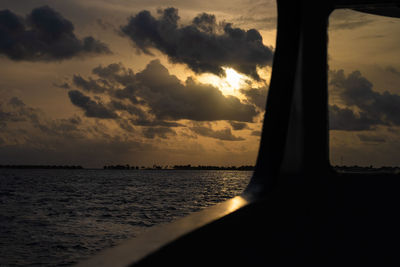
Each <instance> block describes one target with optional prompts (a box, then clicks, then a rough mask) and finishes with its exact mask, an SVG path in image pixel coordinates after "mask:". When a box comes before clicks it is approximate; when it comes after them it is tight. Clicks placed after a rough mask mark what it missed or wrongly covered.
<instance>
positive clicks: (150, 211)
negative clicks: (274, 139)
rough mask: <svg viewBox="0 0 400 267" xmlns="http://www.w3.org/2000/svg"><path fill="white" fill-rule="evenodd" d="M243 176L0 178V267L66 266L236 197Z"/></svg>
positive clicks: (0, 174) (56, 174) (76, 173)
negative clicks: (159, 226) (164, 224)
mask: <svg viewBox="0 0 400 267" xmlns="http://www.w3.org/2000/svg"><path fill="white" fill-rule="evenodd" d="M251 175H252V172H250V171H183V170H181V171H173V170H171V171H169V170H168V171H155V170H154V171H153V170H11V169H9V170H4V169H3V170H0V266H69V265H72V264H75V263H77V262H79V261H80V260H82V259H85V258H88V257H90V256H92V255H95V254H96V253H97V252H98V251H100V250H102V249H105V248H108V247H111V246H115V245H117V244H119V243H121V242H123V241H124V240H126V239H129V238H132V237H135V236H137V235H139V234H140V233H142V232H144V231H146V230H148V229H150V228H151V227H152V226H154V225H157V224H162V223H168V222H171V221H173V220H174V219H177V218H179V217H183V216H185V215H188V214H190V213H192V212H195V211H198V210H200V209H203V208H205V207H208V206H211V205H214V204H216V203H218V202H222V201H224V200H226V199H229V198H231V197H234V196H236V195H239V194H241V192H242V191H243V190H244V189H245V187H246V186H247V184H248V182H249V180H250V177H251Z"/></svg>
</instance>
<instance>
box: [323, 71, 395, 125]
mask: <svg viewBox="0 0 400 267" xmlns="http://www.w3.org/2000/svg"><path fill="white" fill-rule="evenodd" d="M330 84H331V85H333V86H334V87H335V90H337V93H338V95H339V97H340V99H341V101H342V102H343V103H344V104H345V105H347V106H349V107H351V106H353V107H356V108H357V109H358V110H359V119H363V122H364V123H367V124H369V125H370V126H371V125H373V124H375V125H376V124H382V125H396V126H399V125H400V116H399V114H400V95H397V94H392V93H390V92H388V91H384V92H383V93H380V92H376V91H374V90H373V84H372V83H371V82H370V81H368V80H367V79H366V78H365V77H363V76H362V75H361V73H360V72H359V71H354V72H352V73H350V74H349V75H347V76H346V75H345V74H344V71H343V70H339V71H334V72H332V73H331V80H330ZM347 113H348V112H347ZM346 116H347V117H349V115H346ZM366 128H368V127H366Z"/></svg>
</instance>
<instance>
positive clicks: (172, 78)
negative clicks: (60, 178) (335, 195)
mask: <svg viewBox="0 0 400 267" xmlns="http://www.w3.org/2000/svg"><path fill="white" fill-rule="evenodd" d="M276 16H277V14H276V4H275V1H272V0H262V1H261V0H252V1H251V0H232V1H229V2H227V1H222V0H214V1H213V2H212V3H211V2H207V1H197V0H195V1H183V0H175V1H168V0H167V1H165V0H164V1H161V0H107V1H105V0H87V1H78V0H62V1H61V0H21V1H13V0H0V164H50V165H59V164H63V165H64V164H65V165H83V166H85V167H102V166H103V165H109V164H131V165H140V166H142V165H144V166H152V165H154V164H157V165H163V166H165V165H175V164H192V165H199V164H200V165H224V166H232V165H236V166H240V165H253V164H254V163H255V160H256V157H257V152H258V146H259V140H260V130H261V125H262V120H263V116H264V112H265V102H266V97H267V93H268V86H269V79H270V75H271V66H272V62H273V54H274V50H275V36H276ZM399 29H400V28H399V20H398V19H394V18H382V17H379V16H374V15H367V14H363V13H359V12H355V11H350V10H337V11H335V12H334V13H333V14H332V15H331V18H330V27H329V51H328V54H329V101H330V109H329V113H330V128H331V131H330V148H331V149H330V151H331V155H330V157H331V162H332V164H347V165H349V164H360V165H370V164H374V165H400V160H399V158H400V157H397V155H398V152H397V151H399V148H400V142H399V140H400V139H399V135H400V132H399V129H400V128H399V126H400V119H399V118H397V117H396V116H397V114H400V112H398V111H400V106H399V104H400V95H399V94H400V63H399V62H398V59H399V58H400V57H399V55H400V53H399V49H398V48H397V46H398V44H399V38H400V34H399Z"/></svg>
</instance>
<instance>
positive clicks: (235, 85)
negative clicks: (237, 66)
mask: <svg viewBox="0 0 400 267" xmlns="http://www.w3.org/2000/svg"><path fill="white" fill-rule="evenodd" d="M223 69H224V71H225V77H219V76H216V75H212V74H203V75H201V76H200V77H199V80H200V81H201V82H204V83H209V84H212V85H214V86H215V87H217V88H218V89H219V90H221V92H222V93H223V94H224V95H226V96H227V95H232V96H236V97H241V94H240V89H241V88H243V87H245V86H246V81H247V80H248V78H247V77H246V76H245V75H242V74H240V73H238V72H237V71H235V70H234V69H232V68H228V67H223Z"/></svg>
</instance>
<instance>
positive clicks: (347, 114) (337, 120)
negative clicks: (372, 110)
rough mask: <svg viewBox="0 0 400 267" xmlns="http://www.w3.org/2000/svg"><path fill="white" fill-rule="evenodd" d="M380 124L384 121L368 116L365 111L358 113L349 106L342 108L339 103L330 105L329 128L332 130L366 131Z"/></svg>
mask: <svg viewBox="0 0 400 267" xmlns="http://www.w3.org/2000/svg"><path fill="white" fill-rule="evenodd" d="M378 124H383V122H382V121H380V120H374V119H371V118H368V116H367V114H365V113H364V112H362V113H360V114H358V115H357V114H356V113H355V112H354V111H353V110H351V109H349V108H340V107H338V106H337V105H330V106H329V128H330V129H331V130H341V131H364V130H371V129H372V128H373V127H374V126H376V125H378Z"/></svg>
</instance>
